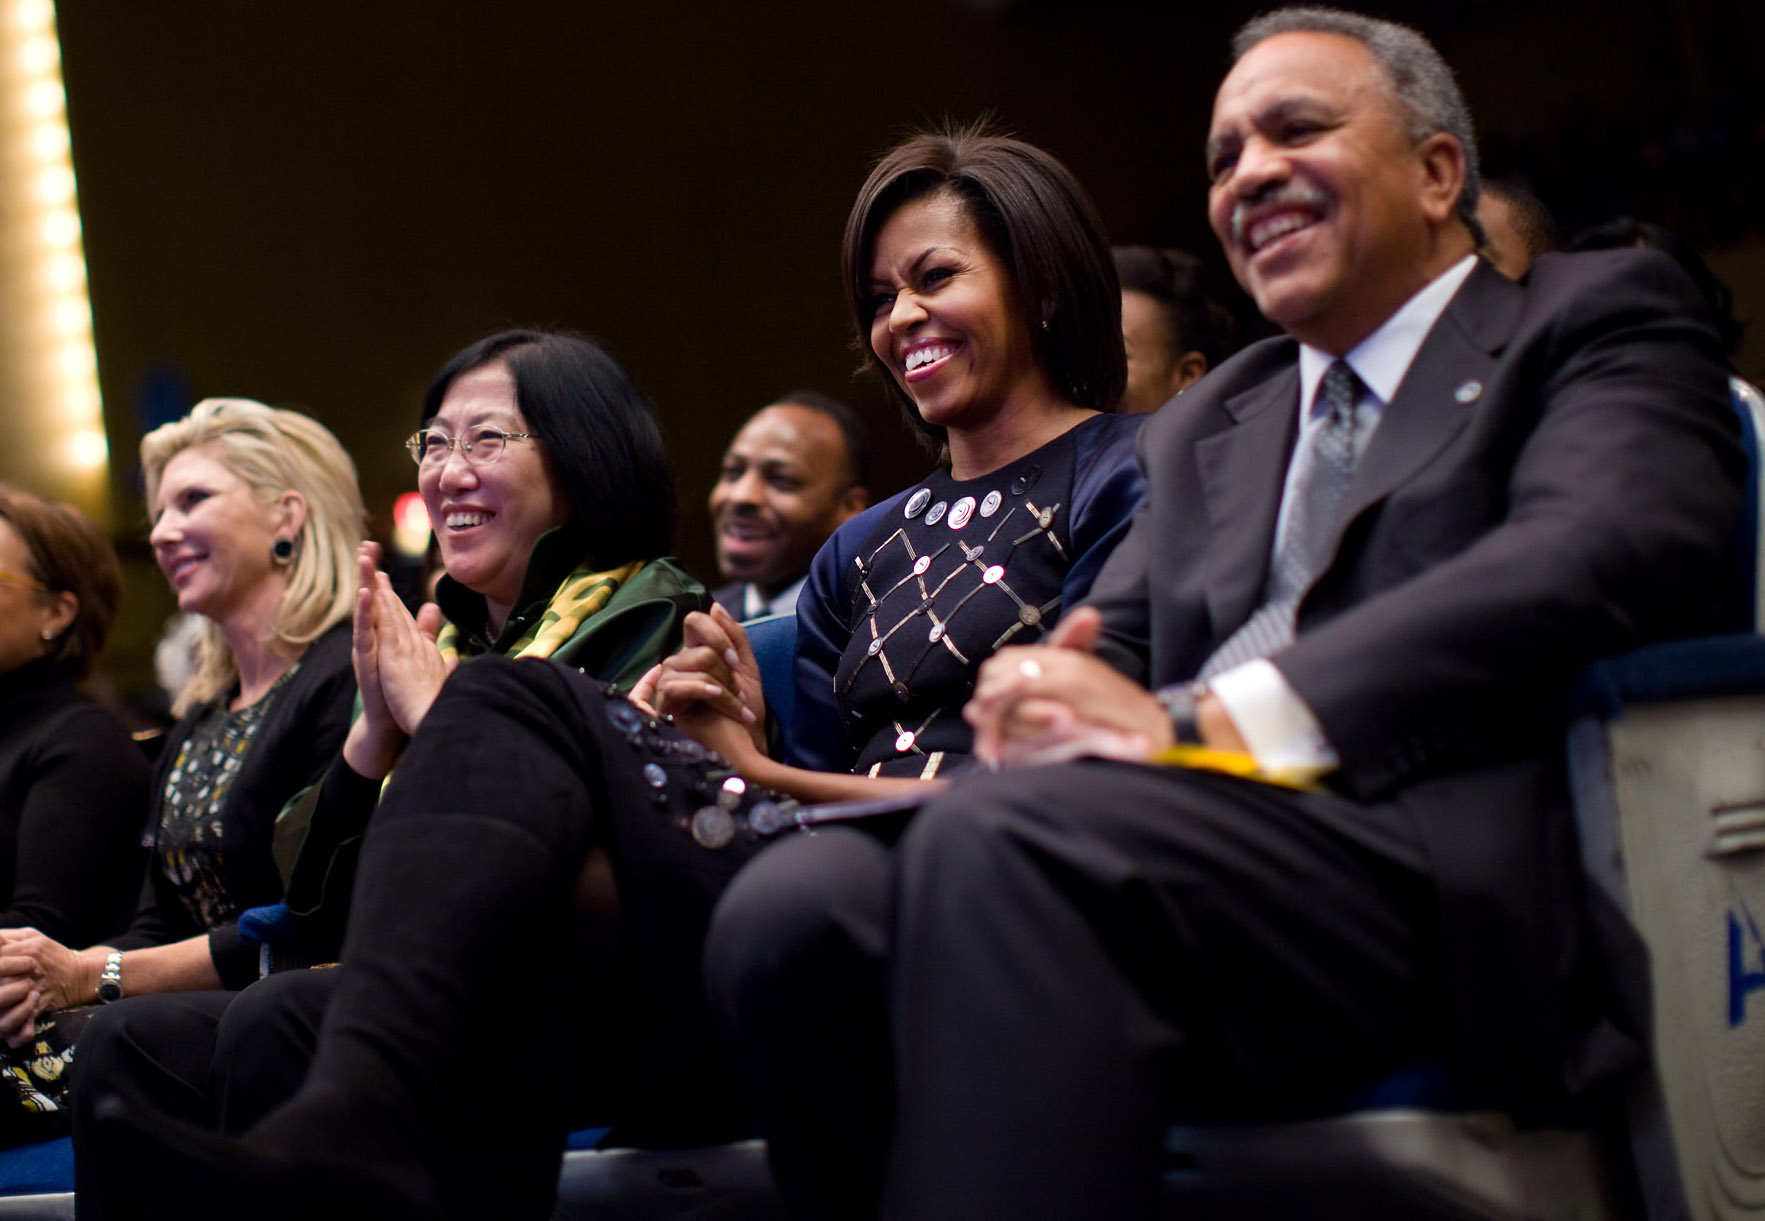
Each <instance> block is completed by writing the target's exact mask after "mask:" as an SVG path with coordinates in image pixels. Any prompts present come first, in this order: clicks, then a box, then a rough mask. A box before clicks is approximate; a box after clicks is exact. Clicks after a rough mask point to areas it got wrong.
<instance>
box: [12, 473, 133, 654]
mask: <svg viewBox="0 0 1765 1221" xmlns="http://www.w3.org/2000/svg"><path fill="white" fill-rule="evenodd" d="M0 518H3V519H5V520H6V522H7V523H8V524H9V525H11V526H12V528H13V530H14V531H15V532H16V533H17V534H18V537H19V539H20V540H21V541H22V542H23V543H24V545H25V550H26V551H28V552H29V553H30V557H31V563H30V571H28V572H26V573H23V574H21V575H24V576H28V577H33V578H35V579H36V580H38V581H41V582H42V583H43V584H44V585H47V586H48V587H49V592H48V594H44V595H39V596H43V597H48V596H53V595H55V594H61V593H68V594H72V595H73V596H74V600H75V602H76V603H78V609H77V610H76V611H75V612H74V619H73V622H72V623H71V624H69V625H68V628H67V630H66V631H64V632H62V633H61V634H60V635H59V636H57V637H56V638H55V639H54V640H53V641H51V642H50V643H49V648H48V650H47V653H46V655H47V656H48V657H49V658H50V659H51V660H52V661H53V662H54V664H55V665H57V666H59V667H62V668H64V669H67V670H71V671H72V672H73V673H74V674H75V675H77V676H79V677H81V678H83V677H85V676H86V675H88V674H90V673H91V672H92V666H93V663H95V662H96V661H97V660H98V654H99V653H101V652H103V650H104V638H105V636H106V635H108V634H109V632H110V625H111V624H112V623H113V622H115V620H116V608H117V604H118V603H119V602H120V601H121V600H122V595H123V573H122V568H121V566H120V565H118V564H117V561H116V551H115V550H114V549H112V547H111V545H110V539H108V538H106V537H105V534H104V531H102V530H100V529H99V528H98V527H97V526H96V525H95V524H93V522H92V519H91V518H89V517H87V516H86V515H85V514H84V513H82V512H80V511H79V510H78V509H76V508H74V507H73V506H72V505H68V504H63V503H61V502H60V501H58V500H44V499H43V498H42V497H40V496H33V495H31V494H30V493H29V492H26V491H24V490H23V489H21V488H15V487H9V486H7V485H6V484H0Z"/></svg>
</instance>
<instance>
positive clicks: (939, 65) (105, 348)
mask: <svg viewBox="0 0 1765 1221" xmlns="http://www.w3.org/2000/svg"><path fill="white" fill-rule="evenodd" d="M1258 7H1260V6H1253V5H1248V4H1239V3H1227V2H1222V3H1217V4H1213V5H1208V6H1195V5H1187V4H1149V3H1126V2H1118V3H1096V4H1084V3H1076V2H1055V0H1046V2H1041V3H1036V2H1028V3H1018V4H1012V3H1009V0H1006V2H1005V3H1003V4H1000V3H983V2H981V0H971V2H970V3H968V4H959V3H953V2H950V0H943V2H939V0H927V2H925V3H920V4H914V5H896V4H884V3H877V2H868V0H822V2H820V3H770V4H751V5H733V4H721V3H710V2H706V0H680V2H678V3H656V4H648V5H614V4H600V3H586V2H583V3H573V2H567V0H506V2H504V3H499V4H495V5H491V4H485V3H472V2H468V0H372V2H363V0H351V2H348V3H343V2H339V0H302V2H301V3H281V2H264V3H254V4H251V5H239V4H237V3H233V2H231V0H225V2H223V0H177V2H176V3H169V2H160V3H131V4H119V3H115V2H114V0H62V2H61V3H60V4H59V5H58V8H59V19H60V28H61V38H62V50H63V70H64V75H65V79H66V82H67V89H68V110H69V117H70V123H71V126H72V131H73V144H74V157H75V167H76V171H77V173H78V176H79V189H80V202H81V207H82V211H83V214H84V219H85V238H86V252H87V257H88V261H89V278H90V284H91V292H92V300H93V309H94V315H95V328H96V336H97V343H98V354H99V362H100V372H101V378H102V384H103V390H104V396H105V401H106V412H107V422H108V426H109V430H110V435H111V443H112V454H113V463H114V465H115V474H114V482H115V488H116V494H117V498H118V512H117V514H116V520H117V521H118V522H119V523H121V525H120V527H119V533H120V534H121V535H122V536H123V542H124V544H125V550H126V551H127V553H128V557H129V560H130V570H131V587H130V593H129V604H128V606H127V608H126V610H127V614H126V617H125V622H124V623H123V625H122V626H121V627H120V628H119V631H118V635H117V638H116V642H115V645H114V647H113V657H112V659H111V662H110V669H111V672H112V673H113V675H114V676H115V677H116V679H117V681H118V682H119V684H121V685H123V686H130V685H134V684H136V683H139V682H140V681H142V679H143V676H144V675H145V673H146V669H145V667H146V657H147V646H148V643H149V642H150V641H151V639H152V637H153V635H154V634H155V633H156V632H157V630H158V628H159V625H160V622H161V621H162V620H163V618H164V616H165V614H166V613H168V612H169V610H170V609H171V603H170V599H169V596H168V595H167V594H166V592H165V590H164V587H163V583H162V582H160V581H159V580H158V578H157V574H156V573H155V572H154V571H153V570H152V568H151V561H150V557H148V555H147V553H146V551H145V548H144V546H143V545H142V544H141V542H140V540H141V538H142V537H143V535H144V513H143V510H142V507H141V505H140V500H139V492H138V490H137V478H138V477H137V475H136V473H135V469H134V466H133V462H132V454H133V451H134V446H135V443H136V441H137V439H138V437H139V434H140V432H141V431H142V430H143V429H145V428H146V427H150V426H151V425H152V424H154V423H157V422H159V420H161V419H164V418H169V417H171V416H175V415H177V414H180V413H181V412H182V410H183V409H184V408H186V407H187V406H188V405H189V403H190V402H192V401H194V400H195V399H196V398H199V397H202V396H205V395H214V394H237V395H245V396H249V397H254V398H260V399H263V400H265V401H268V402H271V403H275V404H278V405H282V406H295V407H301V408H303V409H305V410H308V411H310V412H311V413H312V414H314V415H315V416H317V417H318V418H319V419H321V420H323V421H324V422H325V423H326V424H328V425H330V426H331V427H332V428H333V429H334V430H335V431H336V432H337V433H338V435H339V436H340V437H341V438H342V439H343V441H344V443H345V444H346V445H347V446H348V447H349V448H350V450H351V452H352V453H354V454H355V456H356V458H357V461H358V463H359V465H360V468H361V476H362V484H363V489H364V492H365V494H366V497H367V501H368V504H369V507H370V510H371V511H372V512H373V513H374V515H375V521H374V525H375V528H376V531H377V532H380V533H384V532H385V531H387V530H388V529H389V525H390V523H389V520H388V511H389V508H390V505H391V502H392V500H393V498H394V497H395V496H396V495H397V494H398V493H399V492H401V491H404V490H406V489H407V488H409V487H411V486H412V485H413V482H414V481H413V474H414V472H413V470H412V468H411V467H410V465H409V463H408V461H407V460H406V458H405V457H404V455H403V453H402V451H401V449H400V448H399V443H400V441H401V440H402V439H403V438H404V436H405V435H407V434H408V433H409V432H410V431H411V429H412V428H413V427H414V426H415V424H416V422H417V421H416V418H415V417H416V414H417V410H418V408H417V403H418V399H419V395H420V393H421V391H422V389H423V387H424V385H425V384H426V383H427V381H428V378H429V376H430V374H431V373H432V371H433V370H434V368H435V367H436V366H437V365H438V364H439V363H440V361H441V360H442V359H443V358H444V357H445V356H446V355H448V354H449V353H450V352H451V351H453V350H454V349H455V348H457V347H459V346H460V345H462V344H464V343H465V342H467V341H469V340H471V339H473V338H476V337H477V336H479V335H480V334H483V333H485V332H488V331H490V330H492V329H494V328H498V327H502V326H505V325H515V324H532V325H541V326H562V327H571V328H575V329H580V330H584V331H587V332H589V333H591V334H594V335H596V336H598V337H600V338H602V339H603V340H605V341H606V343H607V344H608V345H609V347H610V348H611V349H612V350H613V351H614V352H615V353H617V354H618V355H619V357H620V358H621V360H623V361H624V362H625V364H626V365H627V367H628V368H629V369H630V370H631V372H632V373H633V375H634V376H635V377H636V378H637V380H638V382H639V384H640V385H642V386H643V387H644V388H645V389H646V391H647V392H648V393H649V395H650V396H651V398H652V399H653V401H654V402H655V403H656V405H657V407H658V409H659V411H660V413H661V415H662V418H663V421H664V427H665V429H666V433H667V437H668V440H669V443H670V446H671V449H672V451H673V453H674V456H675V461H676V466H677V471H678V475H679V482H680V489H681V499H682V509H683V512H682V518H681V523H682V524H681V538H680V542H679V550H680V552H681V554H682V555H683V556H685V557H686V558H687V559H688V561H689V562H690V563H692V564H693V565H695V566H696V567H698V568H699V569H700V570H701V571H702V572H703V573H704V575H706V576H707V577H709V576H711V575H713V574H712V572H711V564H710V548H709V540H708V537H707V535H708V528H709V527H708V523H707V520H706V516H705V512H704V508H703V500H704V496H705V494H706V492H707V490H708V489H709V486H710V483H711V480H712V477H713V472H714V471H715V468H716V463H717V459H718V456H719V454H720V453H721V450H722V447H723V445H724V443H725V442H726V440H727V438H728V436H729V434H730V433H731V432H732V431H733V429H734V428H735V426H736V424H737V423H738V422H739V421H740V419H741V418H742V417H743V416H745V415H746V413H747V412H749V411H750V410H752V409H753V408H754V407H756V406H758V405H759V404H761V403H762V402H764V401H766V400H767V399H768V398H770V397H772V396H773V395H775V394H777V393H779V392H781V391H784V390H786V389H790V388H793V387H798V386H808V387H815V388H819V389H822V390H825V391H827V392H830V393H834V394H837V395H841V396H844V397H847V398H849V399H851V400H852V401H854V402H855V403H856V404H857V405H858V406H860V408H861V409H862V410H863V411H864V412H865V414H866V415H867V416H868V417H869V418H870V419H871V421H872V424H873V427H874V428H875V431H876V433H877V437H878V445H877V451H878V452H877V454H876V460H877V466H878V468H879V470H880V472H881V477H880V478H879V479H878V480H877V481H876V482H877V483H878V484H879V485H881V486H879V488H878V489H877V490H878V491H886V490H891V489H892V488H893V487H895V486H899V484H901V483H902V482H905V481H906V480H908V479H911V478H913V477H914V476H916V475H917V474H918V473H919V472H920V471H921V470H922V469H923V467H924V466H925V459H924V457H923V456H922V455H919V454H917V453H915V452H914V451H913V449H912V445H911V442H909V441H908V440H907V438H906V435H905V433H904V432H903V431H902V430H900V429H899V428H898V426H897V425H896V424H895V422H894V418H893V409H892V408H890V407H889V406H887V405H886V403H885V401H884V399H883V397H882V394H881V392H880V388H879V387H876V386H874V385H872V384H870V383H868V382H866V381H864V380H854V379H853V377H852V371H853V370H854V368H855V367H856V365H857V354H856V352H855V350H854V349H852V348H851V347H850V345H849V335H848V326H847V323H846V321H845V319H844V317H843V307H842V305H841V300H840V291H839V283H838V275H837V263H838V243H839V236H840V231H841V227H842V225H843V222H844V218H845V212H846V209H847V207H848V206H849V203H850V200H851V196H852V194H853V192H854V190H855V189H856V187H857V185H858V184H859V182H860V181H861V180H862V178H863V175H864V173H865V170H866V167H867V164H868V162H869V161H870V159H872V158H873V157H874V156H875V154H877V153H878V152H880V151H881V150H883V149H884V148H886V147H887V146H888V145H889V144H890V143H892V142H893V140H894V139H896V138H897V137H898V136H899V135H901V134H903V133H904V132H906V131H907V130H909V129H911V128H913V127H915V126H917V125H921V124H924V123H927V122H934V121H937V120H940V119H942V118H945V117H946V116H948V117H953V118H957V119H969V118H974V117H976V116H980V115H983V114H990V115H992V116H994V117H995V118H996V120H997V121H998V122H999V124H1000V125H1001V126H1003V127H1004V128H1006V129H1009V130H1011V131H1013V132H1015V133H1016V134H1019V135H1021V136H1023V137H1025V138H1027V139H1030V140H1032V141H1035V142H1037V143H1040V144H1043V145H1045V146H1047V147H1049V148H1050V149H1052V150H1053V151H1054V152H1056V153H1057V154H1058V155H1059V156H1061V157H1062V158H1063V159H1065V160H1066V161H1067V162H1068V163H1069V164H1070V165H1071V166H1072V167H1073V169H1074V170H1075V171H1076V172H1077V174H1078V175H1079V177H1080V178H1081V180H1082V181H1084V182H1085V183H1086V184H1087V185H1088V186H1089V187H1090V189H1091V190H1092V192H1093V194H1094V195H1095V196H1096V198H1097V201H1098V204H1099V206H1100V208H1101V210H1102V212H1103V214H1104V217H1105V220H1106V222H1107V223H1108V225H1109V228H1110V230H1111V235H1112V237H1113V238H1114V239H1116V240H1118V241H1140V242H1152V243H1157V244H1169V245H1180V246H1185V247H1189V248H1191V249H1193V250H1195V251H1197V252H1198V253H1201V254H1203V255H1204V256H1206V257H1208V258H1209V259H1212V260H1215V261H1216V262H1217V255H1216V252H1215V249H1214V245H1213V242H1212V239H1211V238H1210V237H1209V236H1208V234H1207V232H1206V229H1205V226H1204V222H1203V217H1202V207H1203V191H1204V185H1203V179H1202V175H1201V172H1200V160H1201V157H1200V149H1201V144H1202V140H1203V137H1204V134H1205V130H1206V125H1207V119H1208V109H1209V105H1210V102H1211V98H1212V92H1213V89H1214V87H1215V85H1216V84H1217V83H1218V80H1219V77H1220V75H1221V74H1222V72H1223V70H1224V68H1225V66H1226V49H1225V48H1226V41H1227V38H1228V36H1229V34H1230V31H1231V30H1232V29H1233V28H1234V27H1235V26H1236V25H1237V24H1238V23H1239V22H1241V21H1242V20H1243V19H1244V18H1246V17H1247V16H1249V15H1250V14H1251V13H1252V12H1254V11H1255V10H1256V8H1258ZM1762 9H1765V6H1760V5H1757V4H1756V3H1742V2H1741V0H1692V2H1689V3H1668V2H1666V0H1607V2H1603V3H1595V2H1593V0H1567V2H1565V3H1556V4H1553V3H1544V4H1526V3H1510V2H1508V0H1483V2H1481V3H1461V4H1430V5H1422V4H1415V3H1409V4H1405V3H1394V4H1387V5H1385V6H1383V8H1382V10H1381V11H1383V12H1385V13H1387V14H1388V15H1392V16H1396V17H1399V18H1400V19H1403V20H1408V21H1411V22H1413V23H1415V24H1417V25H1419V26H1420V27H1422V28H1423V29H1424V30H1425V31H1426V32H1427V33H1429V34H1430V36H1432V37H1433V38H1434V39H1435V40H1436V42H1437V43H1438V44H1439V45H1440V46H1441V48H1442V50H1443V51H1444V52H1445V53H1446V55H1447V56H1448V58H1449V59H1450V60H1452V61H1453V62H1454V63H1455V64H1456V66H1457V67H1458V69H1459V72H1460V76H1461V80H1462V83H1463V85H1464V87H1465V91H1466V93H1467V95H1468V97H1469V98H1470V101H1471V104H1472V107H1473V110H1474V111H1475V113H1476V114H1477V116H1478V121H1479V124H1480V127H1481V131H1482V138H1483V143H1484V145H1485V148H1486V156H1487V157H1488V159H1489V160H1490V162H1491V163H1492V165H1491V168H1493V169H1496V170H1498V171H1502V172H1511V171H1516V170H1518V171H1521V172H1523V173H1525V174H1526V175H1527V176H1528V177H1529V178H1530V179H1531V180H1532V181H1533V182H1534V183H1535V185H1536V186H1537V187H1538V189H1539V191H1540V193H1541V194H1542V195H1544V197H1545V199H1546V202H1547V203H1550V204H1551V205H1552V206H1553V207H1555V208H1557V209H1559V211H1560V212H1562V213H1563V215H1564V218H1565V220H1566V221H1568V222H1570V223H1571V224H1573V223H1580V222H1583V221H1586V220H1590V219H1597V218H1598V217H1599V216H1601V215H1604V214H1607V213H1610V212H1616V211H1621V210H1628V211H1634V212H1641V213H1645V214H1650V215H1654V216H1656V217H1657V218H1661V219H1666V220H1668V221H1670V222H1671V223H1673V224H1674V225H1675V226H1676V227H1678V228H1680V229H1682V230H1683V231H1686V232H1688V233H1690V234H1691V235H1693V236H1694V237H1696V238H1697V239H1698V240H1700V241H1701V242H1703V243H1705V244H1706V246H1707V247H1708V248H1709V249H1711V251H1712V252H1713V253H1714V254H1715V255H1716V256H1717V257H1718V260H1719V262H1720V265H1721V266H1722V267H1723V268H1724V270H1725V271H1726V272H1727V273H1728V274H1729V275H1730V277H1731V278H1734V277H1735V276H1736V275H1737V274H1738V275H1739V276H1740V278H1742V279H1743V280H1745V281H1746V287H1747V289H1748V291H1753V292H1756V291H1757V290H1758V286H1759V284H1760V283H1761V281H1765V271H1762V270H1761V264H1762V262H1765V260H1762V259H1761V257H1760V255H1759V253H1758V250H1759V246H1760V234H1761V233H1765V186H1762V185H1761V172H1762V167H1765V107H1761V104H1760V102H1761V99H1760V95H1759V93H1758V92H1757V87H1756V86H1755V85H1754V84H1753V82H1755V81H1757V80H1759V79H1761V78H1762V77H1765V49H1762V47H1765V12H1762V11H1760V10H1762ZM1743 299H1749V298H1745V294H1743ZM1758 312H1759V315H1760V316H1762V317H1765V302H1761V303H1760V306H1759V310H1758ZM1757 351H1759V349H1757V348H1753V349H1749V352H1757ZM1746 360H1747V357H1746V356H1745V355H1743V362H1745V361H1746ZM1762 364H1765V361H1761V360H1760V359H1759V358H1758V357H1756V356H1755V357H1753V358H1752V359H1751V371H1752V372H1753V373H1754V374H1755V376H1757V375H1758V373H1759V371H1760V366H1761V365H1762Z"/></svg>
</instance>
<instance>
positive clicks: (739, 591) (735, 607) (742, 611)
mask: <svg viewBox="0 0 1765 1221" xmlns="http://www.w3.org/2000/svg"><path fill="white" fill-rule="evenodd" d="M747 588H748V583H747V582H746V581H731V582H730V583H729V584H727V585H719V586H718V587H717V588H716V589H713V590H712V591H711V601H713V602H715V603H716V604H717V605H718V606H721V607H722V608H723V609H724V610H726V611H728V612H729V613H730V614H732V615H734V616H735V617H736V618H737V619H741V618H744V617H746V615H747V613H748V607H747V598H746V597H745V591H746V590H747Z"/></svg>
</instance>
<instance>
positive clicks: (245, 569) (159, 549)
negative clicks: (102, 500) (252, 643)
mask: <svg viewBox="0 0 1765 1221" xmlns="http://www.w3.org/2000/svg"><path fill="white" fill-rule="evenodd" d="M221 453H222V451H221V449H220V447H219V445H218V444H212V443H211V444H207V445H193V446H191V447H190V448H189V449H184V450H179V451H178V452H177V453H176V454H173V455H172V457H171V459H170V460H169V461H168V462H167V463H166V464H165V469H164V470H163V471H162V472H161V473H160V477H159V493H158V496H157V497H156V499H155V501H154V505H153V514H154V518H153V532H152V533H151V534H150V535H149V536H148V539H149V541H150V542H151V543H152V544H153V554H154V558H155V559H157V560H158V561H159V568H160V571H161V572H163V573H165V579H166V580H167V581H169V582H171V586H172V590H173V592H175V593H176V594H177V595H178V609H179V610H181V611H187V612H191V613H194V614H198V615H206V616H207V617H208V618H210V619H212V620H214V621H215V622H216V623H217V624H219V625H220V626H221V629H222V631H223V632H227V631H230V630H237V631H252V630H254V629H255V628H257V627H259V626H261V625H264V624H267V623H268V622H269V621H270V618H271V616H273V615H274V613H275V609H276V606H277V604H278V603H279V602H280V601H281V597H282V591H283V589H284V588H285V587H286V581H285V579H284V570H283V569H281V568H278V567H276V565H275V564H274V563H272V562H271V559H270V548H271V547H272V546H273V545H274V544H275V541H276V540H277V539H278V538H291V537H293V536H294V535H295V534H296V533H298V531H299V527H300V523H299V520H298V514H297V512H296V510H295V509H294V508H293V507H292V506H290V505H289V504H287V503H284V502H282V501H278V502H276V503H274V504H269V505H265V504H263V503H262V502H260V501H259V500H258V498H257V497H256V496H255V495H253V494H252V490H251V485H250V484H248V483H246V482H245V480H243V479H241V478H240V477H239V476H238V475H236V474H234V473H233V470H232V468H231V467H229V466H228V465H227V464H226V463H225V462H223V461H222V460H221Z"/></svg>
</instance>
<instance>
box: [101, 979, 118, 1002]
mask: <svg viewBox="0 0 1765 1221" xmlns="http://www.w3.org/2000/svg"><path fill="white" fill-rule="evenodd" d="M122 998H123V986H122V985H121V984H113V983H110V982H109V981H106V982H104V983H101V984H99V985H98V999H99V1000H101V1001H103V1002H104V1003H105V1004H107V1005H108V1004H109V1003H110V1002H111V1001H120V1000H121V999H122Z"/></svg>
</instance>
